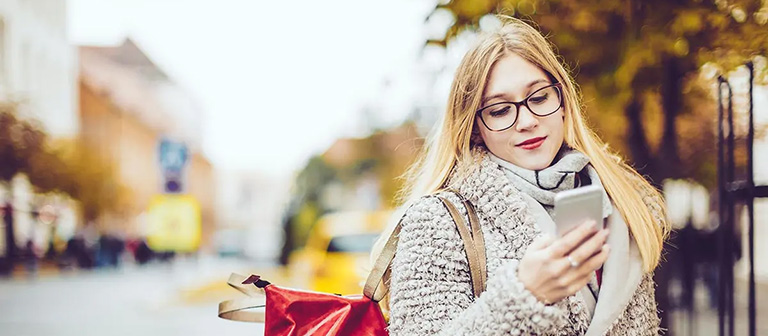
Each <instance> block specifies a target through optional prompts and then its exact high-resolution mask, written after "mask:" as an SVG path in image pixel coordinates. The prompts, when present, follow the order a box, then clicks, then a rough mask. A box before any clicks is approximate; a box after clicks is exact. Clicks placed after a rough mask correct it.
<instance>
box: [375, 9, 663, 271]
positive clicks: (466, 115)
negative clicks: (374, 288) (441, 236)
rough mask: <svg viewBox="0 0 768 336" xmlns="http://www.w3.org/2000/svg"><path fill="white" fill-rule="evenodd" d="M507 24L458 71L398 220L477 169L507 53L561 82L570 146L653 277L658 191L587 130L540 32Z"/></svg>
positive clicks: (658, 240) (658, 246) (659, 230)
mask: <svg viewBox="0 0 768 336" xmlns="http://www.w3.org/2000/svg"><path fill="white" fill-rule="evenodd" d="M500 19H501V20H502V21H503V22H504V24H503V25H502V26H501V27H500V28H499V29H498V30H496V31H494V32H491V33H487V34H486V35H484V36H483V37H481V38H480V39H479V41H478V42H477V43H476V44H475V45H474V47H472V48H471V49H470V50H469V51H468V52H467V54H466V55H465V56H464V58H463V60H462V61H461V64H460V65H459V67H458V69H457V70H456V75H455V77H454V81H453V85H452V86H451V91H450V95H449V97H448V106H447V109H446V112H445V114H444V116H443V119H442V122H441V123H439V124H438V125H437V128H436V129H435V130H433V132H432V133H431V134H430V136H429V137H428V139H427V143H426V146H425V148H424V153H423V155H422V156H421V158H420V159H419V160H418V161H417V162H416V163H415V164H414V165H412V166H411V168H410V169H409V171H408V172H407V173H406V178H407V183H406V187H405V189H404V190H403V193H402V195H403V196H404V197H403V198H404V199H405V200H406V201H405V202H404V205H403V207H401V209H400V211H399V213H397V214H396V216H399V215H402V213H403V212H404V211H405V210H404V208H405V207H406V206H408V205H409V204H411V203H413V202H415V201H416V200H417V199H418V198H420V197H421V196H423V195H427V194H431V193H434V192H436V191H438V190H439V189H441V188H443V187H444V186H445V184H446V183H447V182H448V179H449V177H450V174H451V172H452V171H453V170H454V168H455V167H457V166H459V165H464V164H467V163H470V162H469V161H470V160H472V154H471V152H472V149H473V147H474V146H476V145H477V143H476V141H472V132H473V128H474V127H479V126H478V125H477V124H476V122H475V111H476V110H477V109H478V108H479V107H480V104H481V101H482V96H483V92H484V89H485V86H486V85H487V81H488V77H489V74H490V72H491V69H492V67H493V65H494V64H495V63H496V61H498V60H499V59H501V58H502V57H503V56H504V55H506V53H514V54H517V55H519V56H521V57H522V58H524V59H525V60H527V61H529V62H531V63H533V64H534V65H536V66H538V67H539V68H541V69H542V70H544V71H545V72H546V73H547V74H548V76H549V77H550V78H551V79H552V80H553V81H555V82H559V83H561V85H562V91H563V106H564V107H565V121H564V122H565V126H564V127H565V132H564V141H565V142H566V144H568V145H569V146H570V147H572V148H574V149H576V150H579V151H581V152H582V153H584V154H585V155H587V156H588V157H589V158H590V162H591V164H592V165H593V166H594V168H595V170H597V173H598V175H599V176H600V180H601V181H602V183H603V185H604V186H605V189H606V192H607V193H608V195H609V196H610V197H611V199H612V200H613V203H614V204H615V206H616V208H618V210H619V212H620V213H621V215H622V216H623V217H624V219H625V220H626V222H627V225H628V226H629V229H630V231H631V233H632V235H633V236H634V238H635V241H636V242H637V246H638V249H639V250H640V255H641V257H642V260H643V268H644V270H645V271H646V272H651V271H653V270H654V269H655V268H656V266H657V265H658V264H659V261H660V259H661V252H662V247H663V244H664V240H665V239H666V236H667V234H668V231H669V226H668V224H667V223H666V220H664V219H663V218H665V213H666V212H665V207H664V204H663V202H662V201H661V200H662V198H661V195H660V194H659V191H658V190H657V189H656V188H654V187H653V186H651V184H650V183H648V182H647V181H646V180H645V179H644V178H643V177H642V176H640V174H638V173H637V172H636V171H635V170H634V169H632V168H631V167H630V166H628V165H627V164H626V163H624V162H623V161H622V160H621V159H620V158H619V157H618V156H617V155H614V154H612V153H610V152H609V151H608V146H607V145H606V144H605V143H604V142H603V141H601V140H600V139H599V138H598V136H597V135H596V134H595V133H594V132H593V131H592V130H590V128H589V127H588V126H587V124H586V121H585V120H584V115H583V112H582V108H581V107H582V106H581V97H580V94H579V92H578V88H577V87H576V85H575V83H574V81H573V79H572V78H571V76H570V75H569V73H568V71H567V70H566V69H565V67H564V66H563V65H562V64H561V63H560V62H559V61H558V58H557V56H556V55H555V52H554V51H553V48H552V46H551V44H550V43H549V42H548V41H547V40H546V39H545V38H544V37H543V36H542V35H541V33H539V31H538V30H536V29H535V28H533V27H531V26H530V25H529V24H527V23H525V22H523V21H521V20H519V19H515V18H511V17H506V16H500ZM470 164H471V163H470ZM646 200H648V201H649V203H651V204H649V203H646ZM653 203H657V204H653ZM654 213H655V214H654ZM656 216H660V217H662V219H663V220H662V222H661V223H659V222H657V219H656ZM392 224H396V221H393V223H392ZM388 229H389V230H388V231H389V232H385V234H384V235H382V238H380V239H379V241H378V242H377V244H376V246H375V247H374V251H373V253H372V260H375V257H376V256H378V254H379V253H380V251H381V249H382V248H383V245H384V242H385V240H386V238H387V236H388V234H389V233H390V232H391V231H392V230H393V229H394V225H390V227H389V228H388Z"/></svg>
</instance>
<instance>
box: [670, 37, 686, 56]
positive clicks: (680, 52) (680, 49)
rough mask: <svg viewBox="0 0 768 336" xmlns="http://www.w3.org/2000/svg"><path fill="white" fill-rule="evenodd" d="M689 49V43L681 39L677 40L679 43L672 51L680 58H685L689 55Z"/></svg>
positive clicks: (676, 42) (676, 43)
mask: <svg viewBox="0 0 768 336" xmlns="http://www.w3.org/2000/svg"><path fill="white" fill-rule="evenodd" d="M688 48H689V46H688V41H686V40H685V39H683V38H679V39H677V41H675V44H674V46H673V47H672V50H673V52H674V53H675V55H677V56H679V57H683V56H685V55H688Z"/></svg>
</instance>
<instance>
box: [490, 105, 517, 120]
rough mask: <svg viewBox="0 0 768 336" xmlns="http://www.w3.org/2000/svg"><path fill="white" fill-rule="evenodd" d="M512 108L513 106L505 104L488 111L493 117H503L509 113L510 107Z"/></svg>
mask: <svg viewBox="0 0 768 336" xmlns="http://www.w3.org/2000/svg"><path fill="white" fill-rule="evenodd" d="M510 108H511V106H503V107H499V108H496V109H493V110H490V111H489V112H488V114H489V115H490V116H491V117H502V116H505V115H507V114H508V113H509V109H510Z"/></svg>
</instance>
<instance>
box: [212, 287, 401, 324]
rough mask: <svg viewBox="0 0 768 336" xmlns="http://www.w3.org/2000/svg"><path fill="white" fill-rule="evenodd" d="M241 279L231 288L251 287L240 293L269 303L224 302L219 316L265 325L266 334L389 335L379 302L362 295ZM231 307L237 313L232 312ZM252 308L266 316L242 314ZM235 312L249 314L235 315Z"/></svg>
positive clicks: (255, 313) (256, 313)
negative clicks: (316, 290)
mask: <svg viewBox="0 0 768 336" xmlns="http://www.w3.org/2000/svg"><path fill="white" fill-rule="evenodd" d="M242 279H245V277H242V276H239V275H237V274H233V275H232V276H231V277H230V285H233V287H235V288H237V289H241V288H243V287H247V286H249V285H250V286H251V288H248V289H246V290H245V291H243V290H241V291H243V292H244V293H246V294H247V295H249V296H251V297H258V296H261V295H264V296H265V297H266V300H256V301H248V300H247V299H246V300H243V299H241V300H231V301H236V302H233V304H229V305H228V303H229V302H231V301H225V302H222V303H221V304H220V305H219V316H220V317H223V318H228V319H234V320H240V321H243V320H245V321H251V322H264V334H265V335H276V336H288V335H291V336H293V335H297V336H298V335H301V336H304V335H313V336H314V335H332V336H342V335H345V336H346V335H371V336H386V335H387V331H386V327H387V322H386V321H385V320H384V316H383V315H382V313H381V309H380V308H379V304H378V302H376V301H373V300H372V299H370V298H368V297H365V296H363V295H353V296H340V295H334V294H327V293H319V292H311V291H304V290H297V289H290V288H283V287H279V286H276V285H273V284H270V283H269V282H267V281H264V280H261V279H260V278H259V276H257V275H251V276H250V277H249V278H247V279H245V280H244V281H242ZM233 282H234V284H233ZM238 282H239V284H238ZM251 284H252V285H251ZM253 285H255V287H253ZM246 291H247V292H250V293H247V292H246ZM254 293H257V294H256V295H254ZM261 293H263V294H261ZM249 302H250V304H249ZM238 304H239V305H238ZM232 308H236V309H237V310H236V311H233V309H232ZM250 308H265V310H264V312H263V314H260V313H261V312H244V311H242V309H250ZM233 313H241V314H242V313H250V315H240V316H232V315H231V314H233ZM247 316H250V317H247ZM233 317H234V318H233ZM238 317H239V318H238Z"/></svg>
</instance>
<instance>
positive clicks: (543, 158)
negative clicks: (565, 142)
mask: <svg viewBox="0 0 768 336" xmlns="http://www.w3.org/2000/svg"><path fill="white" fill-rule="evenodd" d="M521 156H522V160H520V164H518V166H520V167H521V168H525V169H528V170H542V169H544V168H547V167H549V166H550V165H551V164H552V160H553V159H554V158H555V154H551V153H550V151H542V152H540V153H536V154H531V153H527V155H521Z"/></svg>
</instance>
